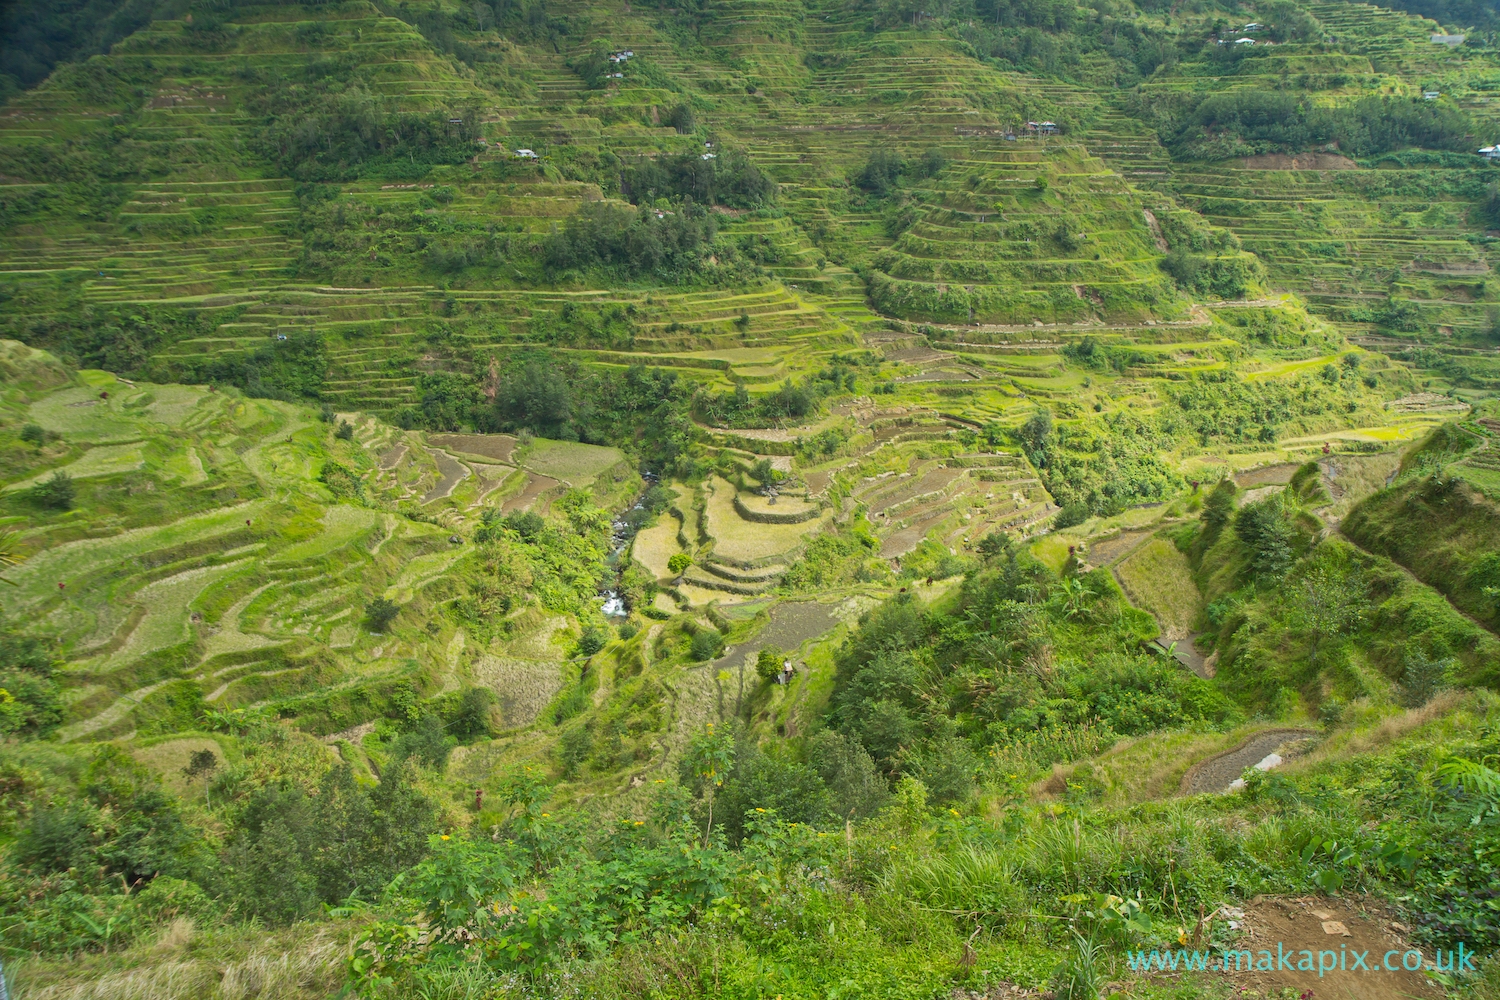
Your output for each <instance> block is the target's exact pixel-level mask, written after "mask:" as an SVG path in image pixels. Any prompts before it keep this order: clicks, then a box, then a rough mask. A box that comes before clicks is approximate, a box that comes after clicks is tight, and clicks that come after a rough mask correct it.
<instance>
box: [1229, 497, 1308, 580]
mask: <svg viewBox="0 0 1500 1000" xmlns="http://www.w3.org/2000/svg"><path fill="white" fill-rule="evenodd" d="M1295 513H1296V504H1295V501H1293V500H1291V498H1290V497H1288V495H1287V494H1286V492H1285V491H1283V492H1281V493H1277V494H1275V495H1273V496H1270V497H1267V498H1266V499H1264V500H1262V501H1260V502H1259V503H1251V504H1246V505H1245V506H1243V507H1241V508H1240V511H1239V513H1238V514H1236V515H1235V518H1234V533H1235V534H1236V535H1238V536H1239V539H1240V541H1242V542H1244V543H1245V545H1246V547H1247V548H1249V549H1250V553H1251V559H1250V565H1251V567H1252V568H1253V569H1254V571H1255V573H1256V575H1257V576H1279V575H1280V574H1282V573H1284V572H1286V570H1287V568H1288V567H1290V566H1291V564H1292V560H1293V559H1294V558H1295V557H1296V551H1295V546H1296V544H1297V542H1298V532H1297V527H1296V525H1295V524H1294V523H1293V520H1292V518H1293V515H1294V514H1295Z"/></svg>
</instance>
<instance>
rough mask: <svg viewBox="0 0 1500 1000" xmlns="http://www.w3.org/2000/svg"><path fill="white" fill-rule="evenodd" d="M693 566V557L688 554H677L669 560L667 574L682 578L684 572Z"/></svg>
mask: <svg viewBox="0 0 1500 1000" xmlns="http://www.w3.org/2000/svg"><path fill="white" fill-rule="evenodd" d="M692 564H693V557H692V556H690V555H688V554H687V553H686V552H677V553H674V554H673V555H672V558H670V559H668V560H667V572H668V573H671V574H672V575H673V576H681V575H682V571H683V570H685V569H687V568H688V567H689V566H691V565H692Z"/></svg>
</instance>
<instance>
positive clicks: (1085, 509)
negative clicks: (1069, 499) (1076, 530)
mask: <svg viewBox="0 0 1500 1000" xmlns="http://www.w3.org/2000/svg"><path fill="white" fill-rule="evenodd" d="M1091 513H1092V511H1090V510H1089V505H1088V504H1086V503H1079V502H1077V501H1074V502H1073V503H1070V504H1065V505H1064V506H1063V508H1062V509H1061V510H1059V511H1058V512H1057V515H1056V516H1055V517H1053V518H1052V527H1054V528H1057V529H1059V530H1061V529H1063V528H1071V527H1073V526H1074V525H1076V524H1082V523H1083V522H1084V521H1087V520H1088V519H1089V515H1090V514H1091Z"/></svg>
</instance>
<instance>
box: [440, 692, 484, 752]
mask: <svg viewBox="0 0 1500 1000" xmlns="http://www.w3.org/2000/svg"><path fill="white" fill-rule="evenodd" d="M494 703H495V693H494V692H493V691H491V690H490V689H489V688H482V687H471V688H469V689H468V690H467V691H465V692H464V693H463V697H462V698H460V699H459V700H458V711H457V712H455V713H454V716H453V722H452V723H451V724H450V725H449V726H448V731H449V732H450V733H452V734H453V735H454V736H456V737H458V738H459V739H460V740H475V739H480V738H482V737H485V736H489V735H490V706H491V705H493V704H494Z"/></svg>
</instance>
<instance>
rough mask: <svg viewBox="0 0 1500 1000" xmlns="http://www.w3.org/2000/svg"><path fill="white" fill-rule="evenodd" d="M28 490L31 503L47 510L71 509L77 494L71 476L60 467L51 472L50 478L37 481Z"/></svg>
mask: <svg viewBox="0 0 1500 1000" xmlns="http://www.w3.org/2000/svg"><path fill="white" fill-rule="evenodd" d="M29 492H30V494H31V500H32V502H33V503H35V504H36V505H37V506H39V507H45V508H47V509H48V510H72V509H73V501H74V499H75V498H76V497H77V495H78V490H77V487H75V486H74V485H73V477H72V476H70V475H68V474H67V473H66V472H64V471H62V470H61V469H58V470H57V471H56V472H54V473H52V477H51V478H50V479H45V480H43V481H42V482H40V483H37V484H36V485H35V486H33V487H32V488H31V490H30V491H29Z"/></svg>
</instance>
